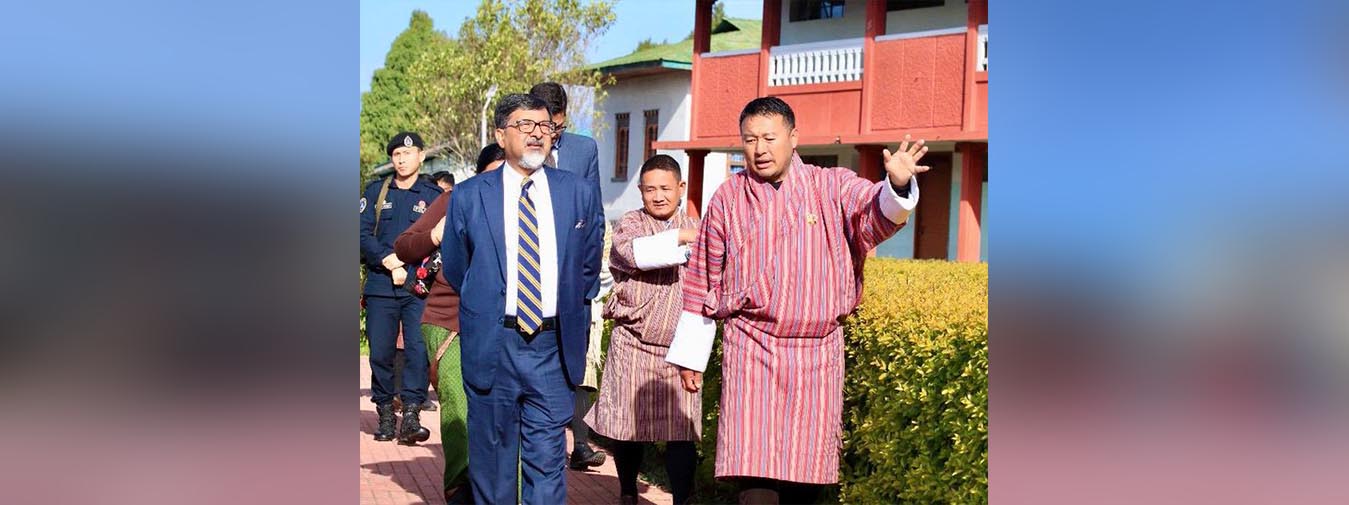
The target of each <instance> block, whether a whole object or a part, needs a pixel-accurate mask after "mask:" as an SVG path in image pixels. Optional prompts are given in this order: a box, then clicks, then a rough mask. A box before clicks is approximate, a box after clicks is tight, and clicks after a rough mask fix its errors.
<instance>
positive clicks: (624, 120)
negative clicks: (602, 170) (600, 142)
mask: <svg viewBox="0 0 1349 505" xmlns="http://www.w3.org/2000/svg"><path fill="white" fill-rule="evenodd" d="M614 145H615V146H617V149H615V151H614V180H615V181H626V180H628V113H626V112H620V113H618V114H614Z"/></svg>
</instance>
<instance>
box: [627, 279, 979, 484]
mask: <svg viewBox="0 0 1349 505" xmlns="http://www.w3.org/2000/svg"><path fill="white" fill-rule="evenodd" d="M844 331H845V336H846V339H847V340H846V341H847V346H846V349H847V351H846V353H847V356H846V359H847V378H846V381H845V385H844V410H843V423H844V433H843V439H844V454H843V457H842V468H841V469H840V485H839V486H838V487H836V488H830V489H829V490H827V491H826V492H825V493H822V497H821V502H822V503H836V502H840V501H841V502H842V503H901V502H906V503H933V502H940V503H983V502H987V501H988V265H987V264H986V263H978V264H970V263H952V262H948V261H921V260H893V259H885V258H873V259H871V260H869V261H867V265H866V288H865V290H864V293H863V298H862V304H861V306H860V307H858V310H857V313H856V314H854V315H853V316H852V317H850V318H849V319H848V321H847V322H846V325H845V327H844ZM605 338H606V340H607V338H608V335H607V332H606V335H605ZM604 349H605V350H608V346H607V342H606V345H605V347H604ZM720 395H721V331H720V327H718V332H717V344H716V346H715V347H714V351H713V354H712V360H711V362H710V363H709V364H708V368H707V374H706V375H705V376H704V378H703V440H702V442H701V443H700V445H699V454H700V463H699V465H698V471H697V474H696V475H697V477H696V478H697V482H696V488H695V490H694V502H695V503H734V502H735V499H736V497H735V491H736V490H735V487H734V486H733V485H731V484H727V483H722V482H718V481H717V480H716V479H715V477H714V471H715V468H714V467H715V462H716V447H717V441H716V435H717V420H718V416H719V414H720V412H719V410H718V398H719V397H720ZM660 445H663V444H658V446H657V448H656V449H655V450H648V451H647V453H646V459H647V461H645V462H644V464H643V465H642V467H643V477H645V478H646V479H647V480H648V481H651V482H654V483H657V484H659V485H662V486H666V478H665V475H664V474H665V470H664V464H663V458H664V451H663V449H664V448H663V447H661V446H660Z"/></svg>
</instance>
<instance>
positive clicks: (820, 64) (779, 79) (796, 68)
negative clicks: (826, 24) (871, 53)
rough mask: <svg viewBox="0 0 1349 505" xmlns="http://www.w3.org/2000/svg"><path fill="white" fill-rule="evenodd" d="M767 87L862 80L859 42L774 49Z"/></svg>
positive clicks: (819, 43) (843, 41) (847, 40)
mask: <svg viewBox="0 0 1349 505" xmlns="http://www.w3.org/2000/svg"><path fill="white" fill-rule="evenodd" d="M769 54H770V56H769V62H768V85H769V86H795V85H799V84H820V83H828V82H842V81H856V80H860V79H862V39H860V38H858V39H843V40H829V41H824V42H812V43H809V44H794V45H790V46H774V47H773V48H772V49H771V50H770V51H769Z"/></svg>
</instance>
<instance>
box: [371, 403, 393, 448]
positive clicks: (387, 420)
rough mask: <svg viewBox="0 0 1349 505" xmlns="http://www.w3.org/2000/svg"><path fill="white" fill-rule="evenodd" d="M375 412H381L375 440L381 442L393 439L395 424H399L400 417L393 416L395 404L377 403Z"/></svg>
mask: <svg viewBox="0 0 1349 505" xmlns="http://www.w3.org/2000/svg"><path fill="white" fill-rule="evenodd" d="M375 412H377V413H379V429H377V430H375V440H378V441H380V442H384V441H388V440H393V434H394V426H397V424H398V419H396V418H394V416H393V404H392V403H381V404H379V405H375Z"/></svg>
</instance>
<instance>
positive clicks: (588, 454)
mask: <svg viewBox="0 0 1349 505" xmlns="http://www.w3.org/2000/svg"><path fill="white" fill-rule="evenodd" d="M603 464H604V453H603V452H600V451H595V450H591V449H590V448H589V447H587V448H585V450H584V451H579V450H578V451H572V453H571V463H570V464H569V465H568V466H570V467H571V469H572V470H585V469H586V468H589V467H592V466H600V465H603Z"/></svg>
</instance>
